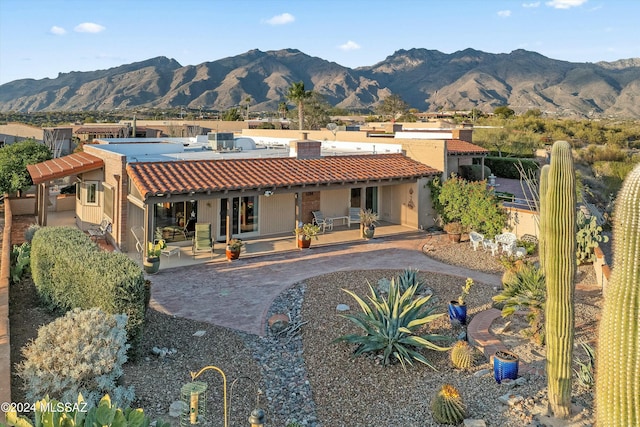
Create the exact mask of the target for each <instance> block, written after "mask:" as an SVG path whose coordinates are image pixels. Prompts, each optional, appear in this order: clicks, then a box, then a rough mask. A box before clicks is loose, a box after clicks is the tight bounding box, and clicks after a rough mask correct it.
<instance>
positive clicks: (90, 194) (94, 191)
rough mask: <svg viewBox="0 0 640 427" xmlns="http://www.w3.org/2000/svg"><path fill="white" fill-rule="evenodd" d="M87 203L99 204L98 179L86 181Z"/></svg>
mask: <svg viewBox="0 0 640 427" xmlns="http://www.w3.org/2000/svg"><path fill="white" fill-rule="evenodd" d="M84 188H85V200H84V202H85V204H87V205H97V204H98V182H97V181H85V182H84Z"/></svg>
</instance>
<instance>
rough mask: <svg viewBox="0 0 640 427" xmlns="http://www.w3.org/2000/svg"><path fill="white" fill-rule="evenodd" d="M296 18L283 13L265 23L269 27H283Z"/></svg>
mask: <svg viewBox="0 0 640 427" xmlns="http://www.w3.org/2000/svg"><path fill="white" fill-rule="evenodd" d="M295 20H296V18H295V16H293V15H292V14H290V13H283V14H280V15H276V16H274V17H271V18H269V19H267V20H266V21H265V22H266V23H267V24H269V25H285V24H290V23H292V22H293V21H295Z"/></svg>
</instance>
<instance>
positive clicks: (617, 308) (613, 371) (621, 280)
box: [596, 166, 640, 426]
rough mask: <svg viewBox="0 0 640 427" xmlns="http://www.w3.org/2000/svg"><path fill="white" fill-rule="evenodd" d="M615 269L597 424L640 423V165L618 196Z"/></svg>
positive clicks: (603, 333)
mask: <svg viewBox="0 0 640 427" xmlns="http://www.w3.org/2000/svg"><path fill="white" fill-rule="evenodd" d="M613 237H614V238H613V253H614V258H613V269H612V275H611V280H610V281H609V284H608V285H607V288H606V289H605V299H604V306H603V309H602V319H601V321H600V328H599V337H598V357H597V359H596V417H597V418H596V424H597V425H598V426H638V425H640V328H639V326H638V320H639V319H640V166H636V167H635V169H634V170H633V171H632V172H631V173H629V175H628V176H627V178H626V179H625V181H624V184H623V186H622V189H621V190H620V193H618V197H617V199H616V209H615V214H614V226H613Z"/></svg>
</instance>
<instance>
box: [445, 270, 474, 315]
mask: <svg viewBox="0 0 640 427" xmlns="http://www.w3.org/2000/svg"><path fill="white" fill-rule="evenodd" d="M473 285H474V282H473V279H472V278H471V277H467V280H466V281H465V283H464V285H463V286H462V287H461V289H462V292H461V293H460V295H459V296H458V299H455V300H452V301H450V302H449V310H448V312H449V320H451V323H452V324H460V325H466V323H467V304H466V303H465V298H466V297H467V295H469V291H471V287H472V286H473Z"/></svg>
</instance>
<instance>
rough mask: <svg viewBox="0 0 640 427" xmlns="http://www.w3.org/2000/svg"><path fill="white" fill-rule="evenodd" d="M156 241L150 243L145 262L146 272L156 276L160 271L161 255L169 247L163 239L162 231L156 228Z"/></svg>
mask: <svg viewBox="0 0 640 427" xmlns="http://www.w3.org/2000/svg"><path fill="white" fill-rule="evenodd" d="M155 237H156V239H155V240H154V242H153V243H152V242H148V245H147V256H146V257H145V259H144V261H143V263H142V264H143V267H144V271H145V272H146V273H148V274H156V273H157V272H158V270H160V255H161V254H162V250H163V249H164V248H166V247H167V244H166V242H165V241H164V239H163V238H162V229H161V228H160V227H158V228H156V233H155Z"/></svg>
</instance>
